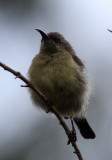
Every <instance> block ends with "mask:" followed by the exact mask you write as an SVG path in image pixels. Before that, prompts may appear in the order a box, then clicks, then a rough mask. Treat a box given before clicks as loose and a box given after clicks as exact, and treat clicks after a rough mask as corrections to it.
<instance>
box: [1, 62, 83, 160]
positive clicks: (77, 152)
mask: <svg viewBox="0 0 112 160" xmlns="http://www.w3.org/2000/svg"><path fill="white" fill-rule="evenodd" d="M0 66H1V67H2V68H4V70H6V71H9V72H10V73H12V74H13V75H15V76H16V77H15V78H19V79H21V80H22V81H23V82H25V83H26V86H23V85H22V86H21V87H30V88H31V89H32V90H33V91H34V92H35V93H36V94H37V95H38V96H39V97H40V98H41V99H42V100H43V101H44V102H45V103H47V102H48V98H47V97H46V96H45V95H44V94H43V93H41V92H40V91H39V90H38V89H35V87H34V86H33V84H32V83H31V82H30V81H29V80H28V79H26V78H25V77H24V76H23V75H22V74H21V73H20V72H17V71H15V70H13V69H12V68H10V67H8V66H6V65H5V64H3V63H1V62H0ZM50 111H51V112H52V113H54V114H55V116H56V117H57V119H58V120H59V122H60V124H61V126H62V127H63V128H64V130H65V133H66V135H67V137H68V139H69V141H70V143H71V144H72V146H73V148H74V150H75V151H74V153H76V155H77V157H78V159H79V160H83V158H82V155H81V152H80V150H79V149H78V146H77V144H76V142H75V141H73V139H71V138H70V136H69V135H70V133H71V132H70V130H69V128H68V126H67V125H66V123H65V122H64V120H63V119H62V117H61V116H60V114H59V113H58V112H57V111H56V109H55V107H54V106H53V105H52V106H51V108H50Z"/></svg>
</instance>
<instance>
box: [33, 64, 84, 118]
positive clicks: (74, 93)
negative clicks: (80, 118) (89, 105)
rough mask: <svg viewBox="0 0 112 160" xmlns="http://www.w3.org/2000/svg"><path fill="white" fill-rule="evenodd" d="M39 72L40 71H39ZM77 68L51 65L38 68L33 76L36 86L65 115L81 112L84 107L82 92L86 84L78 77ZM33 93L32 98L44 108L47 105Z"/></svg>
mask: <svg viewBox="0 0 112 160" xmlns="http://www.w3.org/2000/svg"><path fill="white" fill-rule="evenodd" d="M38 72H39V73H38ZM76 75H77V72H76V69H75V68H73V67H72V68H69V67H65V68H64V69H63V66H62V67H59V68H58V67H56V66H55V68H53V67H50V66H46V68H45V67H44V68H41V70H37V71H36V73H35V74H34V75H33V76H36V77H34V78H33V79H36V81H33V82H32V83H33V84H34V86H35V87H37V88H38V89H40V91H41V92H42V93H44V94H45V95H46V96H47V97H48V98H50V99H51V100H52V101H53V103H54V106H55V107H56V109H57V111H58V112H59V113H60V114H62V115H64V116H72V115H74V114H75V113H76V114H77V113H78V112H80V110H81V107H82V100H81V99H82V95H83V94H82V93H83V89H84V84H82V82H81V81H79V79H78V78H77V76H76ZM34 94H35V93H33V96H32V98H33V99H34V101H35V103H39V105H41V107H42V108H43V109H46V106H45V105H44V104H43V102H41V100H40V98H39V97H38V96H37V95H35V96H34Z"/></svg>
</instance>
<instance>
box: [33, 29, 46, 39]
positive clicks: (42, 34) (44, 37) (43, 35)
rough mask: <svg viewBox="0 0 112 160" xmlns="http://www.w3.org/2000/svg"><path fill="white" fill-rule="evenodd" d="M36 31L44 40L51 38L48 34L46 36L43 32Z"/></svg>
mask: <svg viewBox="0 0 112 160" xmlns="http://www.w3.org/2000/svg"><path fill="white" fill-rule="evenodd" d="M35 30H36V31H38V32H39V33H40V34H41V36H42V39H48V38H49V36H48V35H47V34H45V33H44V32H43V31H42V30H40V29H35Z"/></svg>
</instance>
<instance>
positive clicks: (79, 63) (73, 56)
mask: <svg viewBox="0 0 112 160" xmlns="http://www.w3.org/2000/svg"><path fill="white" fill-rule="evenodd" d="M72 58H73V60H74V61H75V62H76V63H77V64H78V65H79V66H81V67H82V68H85V66H84V64H83V62H82V61H81V59H80V58H79V57H77V56H76V55H75V54H72Z"/></svg>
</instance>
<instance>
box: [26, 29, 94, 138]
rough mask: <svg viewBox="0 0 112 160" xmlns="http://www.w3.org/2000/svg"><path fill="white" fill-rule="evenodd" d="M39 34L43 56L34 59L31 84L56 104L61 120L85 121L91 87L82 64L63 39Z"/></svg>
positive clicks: (38, 103)
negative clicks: (66, 118)
mask: <svg viewBox="0 0 112 160" xmlns="http://www.w3.org/2000/svg"><path fill="white" fill-rule="evenodd" d="M38 31H39V32H40V33H41V35H42V42H41V48H40V52H39V54H37V55H36V56H35V57H34V59H33V61H32V64H31V66H30V68H29V71H28V74H29V79H30V81H31V82H32V84H33V85H34V87H35V88H38V89H39V90H40V91H41V92H42V93H43V94H45V95H46V97H48V98H49V99H51V100H52V101H53V104H54V106H55V108H56V110H57V111H58V112H59V113H60V114H61V115H62V116H65V117H68V118H70V117H72V118H74V119H80V120H81V119H85V114H86V110H87V104H88V100H89V95H90V86H89V83H88V79H87V77H86V73H85V67H84V65H83V63H82V61H81V60H80V59H79V58H78V57H77V56H76V53H75V52H74V50H73V49H72V47H71V45H70V44H69V43H68V42H67V41H66V40H65V39H64V37H63V36H62V35H60V34H59V33H57V32H51V33H49V34H47V35H46V34H45V33H44V32H43V31H41V30H38ZM30 93H31V97H32V100H33V102H34V103H35V104H36V106H38V107H41V108H42V109H43V110H46V105H45V103H44V102H43V101H42V100H41V99H40V98H39V97H38V95H37V94H36V93H35V92H34V91H32V90H30ZM76 124H77V123H76ZM77 125H78V124H77ZM79 129H80V128H79ZM85 138H86V137H85ZM89 138H90V137H89ZM91 138H92V137H91Z"/></svg>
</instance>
